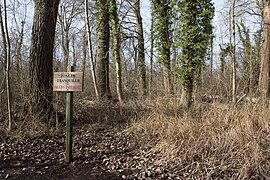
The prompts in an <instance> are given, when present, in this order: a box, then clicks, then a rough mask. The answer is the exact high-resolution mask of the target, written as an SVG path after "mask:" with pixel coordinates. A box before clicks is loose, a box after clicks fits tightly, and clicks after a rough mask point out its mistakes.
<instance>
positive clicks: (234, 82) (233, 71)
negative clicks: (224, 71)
mask: <svg viewBox="0 0 270 180" xmlns="http://www.w3.org/2000/svg"><path fill="white" fill-rule="evenodd" d="M231 33H232V34H231V59H232V101H233V104H236V67H235V0H232V7H231Z"/></svg>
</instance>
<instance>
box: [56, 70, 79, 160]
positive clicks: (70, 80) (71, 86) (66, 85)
mask: <svg viewBox="0 0 270 180" xmlns="http://www.w3.org/2000/svg"><path fill="white" fill-rule="evenodd" d="M73 71H74V67H73V66H68V72H55V73H54V77H53V91H64V92H67V97H66V162H71V161H72V127H73V92H74V91H82V90H83V72H73Z"/></svg>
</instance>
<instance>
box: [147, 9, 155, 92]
mask: <svg viewBox="0 0 270 180" xmlns="http://www.w3.org/2000/svg"><path fill="white" fill-rule="evenodd" d="M153 31H154V18H153V10H152V13H151V30H150V32H151V37H150V38H151V40H150V70H149V87H148V92H149V95H150V97H151V95H152V85H153V61H154V32H153Z"/></svg>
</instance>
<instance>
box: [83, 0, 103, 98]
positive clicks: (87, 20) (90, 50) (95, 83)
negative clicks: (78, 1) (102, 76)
mask: <svg viewBox="0 0 270 180" xmlns="http://www.w3.org/2000/svg"><path fill="white" fill-rule="evenodd" d="M88 9H89V6H88V0H85V8H84V10H85V24H86V29H87V42H88V54H89V58H90V67H91V74H92V80H93V84H94V89H95V94H96V98H97V99H99V98H100V97H99V92H98V88H97V77H96V68H95V64H94V58H93V48H92V40H91V28H90V24H89V12H88ZM84 45H85V46H86V42H85V43H84ZM84 57H85V58H86V54H85V55H84ZM84 66H85V62H84ZM84 69H85V67H84Z"/></svg>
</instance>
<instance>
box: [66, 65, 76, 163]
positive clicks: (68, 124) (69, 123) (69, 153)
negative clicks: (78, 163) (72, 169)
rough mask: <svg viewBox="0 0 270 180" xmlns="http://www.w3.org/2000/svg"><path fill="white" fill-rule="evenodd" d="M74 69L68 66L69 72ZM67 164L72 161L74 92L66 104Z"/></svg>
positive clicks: (68, 94)
mask: <svg viewBox="0 0 270 180" xmlns="http://www.w3.org/2000/svg"><path fill="white" fill-rule="evenodd" d="M73 71H74V67H73V66H68V72H73ZM66 103H67V104H66V162H70V161H72V126H73V124H72V123H73V92H72V91H71V92H67V102H66Z"/></svg>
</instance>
